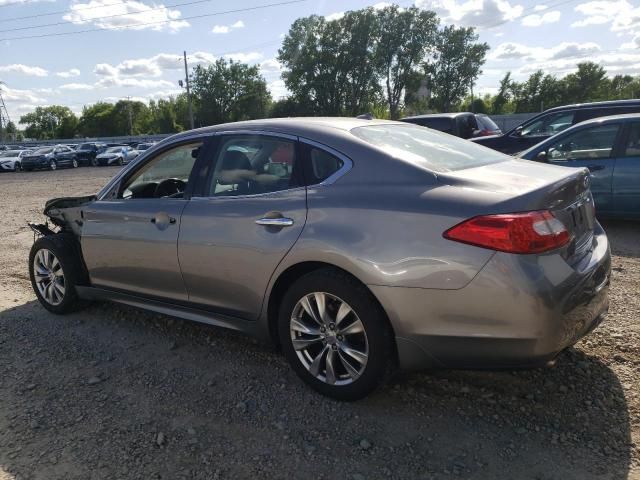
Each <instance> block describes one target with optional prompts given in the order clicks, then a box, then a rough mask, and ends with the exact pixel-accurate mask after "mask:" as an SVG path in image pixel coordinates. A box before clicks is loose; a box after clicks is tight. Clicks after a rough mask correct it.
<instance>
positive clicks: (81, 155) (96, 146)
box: [76, 143, 107, 165]
mask: <svg viewBox="0 0 640 480" xmlns="http://www.w3.org/2000/svg"><path fill="white" fill-rule="evenodd" d="M106 148H107V146H106V144H104V143H81V144H80V145H79V146H78V148H77V149H76V158H77V159H78V161H79V162H80V163H81V164H83V165H97V164H96V162H95V158H96V156H97V155H99V154H101V153H102V152H104V150H105V149H106Z"/></svg>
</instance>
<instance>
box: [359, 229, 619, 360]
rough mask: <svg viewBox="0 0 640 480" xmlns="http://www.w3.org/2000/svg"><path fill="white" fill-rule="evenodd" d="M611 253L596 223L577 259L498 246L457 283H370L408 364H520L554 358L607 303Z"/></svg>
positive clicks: (598, 316)
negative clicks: (455, 286)
mask: <svg viewBox="0 0 640 480" xmlns="http://www.w3.org/2000/svg"><path fill="white" fill-rule="evenodd" d="M610 272H611V253H610V249H609V243H608V240H607V237H606V235H605V233H604V231H603V230H602V228H601V227H600V226H599V225H597V231H596V232H595V236H594V244H593V249H592V251H591V252H590V253H589V254H587V255H586V257H585V258H583V259H582V260H581V262H580V263H579V264H578V265H569V264H567V263H566V262H565V260H564V259H563V258H562V257H561V256H560V255H558V254H550V255H544V256H533V255H532V256H525V255H509V254H504V253H496V254H495V255H494V256H493V257H492V258H491V260H489V262H487V264H486V265H485V267H484V268H483V269H482V270H481V271H480V272H479V273H478V275H477V276H476V277H475V278H474V279H473V280H472V281H471V282H470V283H469V284H468V285H467V286H466V287H464V288H462V289H459V290H435V289H420V288H396V287H380V286H371V287H370V288H371V290H372V291H373V293H374V294H375V295H376V296H377V298H378V299H379V300H380V302H381V303H382V305H383V307H384V308H385V310H386V311H387V314H388V315H389V318H390V320H391V322H392V325H393V327H394V330H395V333H396V344H397V348H398V354H399V358H400V364H401V366H402V367H403V368H406V369H421V368H428V367H447V368H449V367H450V368H517V367H530V366H537V365H541V364H544V363H546V362H548V361H549V360H552V359H553V358H554V357H555V356H557V355H558V353H560V352H561V351H562V350H564V349H565V348H567V347H569V346H571V345H573V344H574V343H576V342H577V341H578V340H579V339H580V338H582V337H583V336H584V335H586V334H587V333H589V332H590V331H591V330H593V329H594V328H595V327H596V326H597V325H598V323H599V322H600V321H602V319H603V317H604V315H605V314H606V312H607V311H608V307H609V303H608V290H609V278H610Z"/></svg>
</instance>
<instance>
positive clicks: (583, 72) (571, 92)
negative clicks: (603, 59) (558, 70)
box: [564, 62, 610, 103]
mask: <svg viewBox="0 0 640 480" xmlns="http://www.w3.org/2000/svg"><path fill="white" fill-rule="evenodd" d="M564 82H565V84H566V89H567V97H566V100H567V103H580V102H588V101H595V100H602V99H605V98H608V95H609V91H608V90H609V89H608V87H609V85H610V82H609V80H608V79H607V72H606V71H605V69H604V68H602V67H601V66H600V65H598V64H597V63H593V62H583V63H578V71H577V72H575V73H570V74H569V75H567V76H566V77H565V78H564Z"/></svg>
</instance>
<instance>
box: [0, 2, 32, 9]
mask: <svg viewBox="0 0 640 480" xmlns="http://www.w3.org/2000/svg"><path fill="white" fill-rule="evenodd" d="M29 3H36V2H35V1H34V2H23V1H20V0H18V1H17V2H9V3H3V4H1V5H0V8H2V7H11V6H13V5H26V4H29Z"/></svg>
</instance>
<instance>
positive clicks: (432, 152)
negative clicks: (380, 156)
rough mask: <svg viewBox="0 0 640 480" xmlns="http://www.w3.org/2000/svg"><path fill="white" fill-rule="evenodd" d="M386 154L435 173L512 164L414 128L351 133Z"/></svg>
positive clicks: (458, 140)
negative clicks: (495, 164) (493, 164)
mask: <svg viewBox="0 0 640 480" xmlns="http://www.w3.org/2000/svg"><path fill="white" fill-rule="evenodd" d="M351 133H352V134H353V135H355V136H356V137H358V138H360V139H361V140H364V141H365V142H367V143H370V144H371V145H374V146H376V147H378V148H379V149H381V150H382V151H384V152H385V153H386V154H388V155H390V156H392V157H394V158H398V159H401V160H404V161H406V162H409V163H412V164H414V165H416V166H418V167H421V168H426V169H428V170H431V171H435V172H449V171H453V170H462V169H465V168H473V167H480V166H482V165H488V164H491V163H498V162H504V161H506V160H510V159H511V158H512V157H509V156H507V155H505V154H503V153H500V152H497V151H495V150H491V149H489V148H486V147H483V146H481V145H478V144H476V143H473V142H469V141H468V140H463V139H461V138H457V137H454V136H453V135H443V134H442V133H440V132H434V131H433V130H428V129H426V128H418V127H414V126H411V125H398V124H381V125H371V126H366V127H357V128H354V129H352V130H351Z"/></svg>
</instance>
